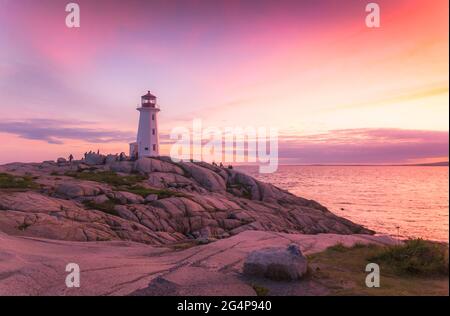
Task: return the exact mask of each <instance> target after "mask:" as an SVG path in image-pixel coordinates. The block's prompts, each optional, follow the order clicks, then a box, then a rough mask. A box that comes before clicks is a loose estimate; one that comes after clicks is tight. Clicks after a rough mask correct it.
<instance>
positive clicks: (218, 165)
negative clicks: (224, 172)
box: [212, 161, 233, 169]
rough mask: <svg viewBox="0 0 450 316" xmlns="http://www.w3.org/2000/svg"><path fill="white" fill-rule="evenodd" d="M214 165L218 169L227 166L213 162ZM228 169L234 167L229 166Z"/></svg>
mask: <svg viewBox="0 0 450 316" xmlns="http://www.w3.org/2000/svg"><path fill="white" fill-rule="evenodd" d="M212 165H213V166H216V167H220V168H225V166H224V165H223V163H219V164H217V163H216V162H215V161H213V162H212ZM227 168H228V169H233V166H232V165H228V167H227Z"/></svg>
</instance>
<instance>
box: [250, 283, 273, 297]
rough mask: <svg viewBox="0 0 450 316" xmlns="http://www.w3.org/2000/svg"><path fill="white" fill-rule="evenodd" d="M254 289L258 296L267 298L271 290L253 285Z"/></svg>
mask: <svg viewBox="0 0 450 316" xmlns="http://www.w3.org/2000/svg"><path fill="white" fill-rule="evenodd" d="M252 288H253V289H254V290H255V292H256V295H257V296H267V295H268V294H269V289H268V288H266V287H264V286H260V285H256V284H253V285H252Z"/></svg>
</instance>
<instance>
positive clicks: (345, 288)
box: [308, 241, 449, 295]
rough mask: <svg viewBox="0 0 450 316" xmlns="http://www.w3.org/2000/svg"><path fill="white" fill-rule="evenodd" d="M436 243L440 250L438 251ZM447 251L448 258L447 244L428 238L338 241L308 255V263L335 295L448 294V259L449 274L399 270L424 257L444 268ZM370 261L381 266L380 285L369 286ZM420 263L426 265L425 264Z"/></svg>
mask: <svg viewBox="0 0 450 316" xmlns="http://www.w3.org/2000/svg"><path fill="white" fill-rule="evenodd" d="M424 243H425V244H426V245H424ZM435 246H437V247H438V248H439V249H440V250H439V251H438V250H436V249H435V248H434V247H435ZM422 247H425V248H426V249H427V250H423V248H422ZM429 247H431V248H432V250H430V249H429ZM419 249H420V250H419ZM445 252H446V253H447V255H446V256H447V257H446V258H448V246H447V245H441V244H436V243H432V242H425V241H420V242H417V241H412V242H406V244H405V245H398V246H385V247H383V246H378V245H373V244H372V245H364V244H356V245H354V246H352V247H345V246H344V245H342V244H337V245H335V246H332V247H329V248H328V249H326V250H325V251H323V252H320V253H316V254H312V255H310V256H308V264H309V267H310V268H311V269H310V271H311V275H310V277H311V279H312V280H313V281H315V282H318V283H320V284H321V285H323V286H325V287H326V288H328V290H329V291H330V293H329V294H331V295H448V293H449V287H448V259H447V263H446V269H447V274H446V275H444V274H435V273H431V272H430V271H432V270H429V269H428V268H427V269H426V273H421V274H418V273H416V270H414V273H411V270H408V271H407V272H406V271H405V270H403V269H399V267H403V264H404V262H409V265H408V266H410V263H411V262H417V261H419V262H423V259H424V256H431V257H428V261H431V262H438V263H439V265H438V266H440V267H441V268H442V265H441V263H442V254H443V253H445ZM405 253H407V254H408V256H405ZM400 254H401V256H400ZM394 258H395V259H394ZM400 258H401V259H400ZM370 262H373V263H376V264H378V265H379V266H380V287H379V288H368V287H367V286H366V284H365V279H366V276H367V272H365V267H366V265H367V264H368V263H370ZM419 266H420V267H422V268H423V265H419ZM433 266H435V264H433ZM414 267H416V265H414ZM441 268H439V269H438V271H441V270H440V269H441ZM433 270H434V269H433Z"/></svg>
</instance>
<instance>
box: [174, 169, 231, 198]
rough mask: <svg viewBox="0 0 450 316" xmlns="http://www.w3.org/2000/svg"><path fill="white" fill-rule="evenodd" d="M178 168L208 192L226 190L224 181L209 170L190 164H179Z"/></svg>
mask: <svg viewBox="0 0 450 316" xmlns="http://www.w3.org/2000/svg"><path fill="white" fill-rule="evenodd" d="M180 166H181V167H182V168H183V169H184V171H185V173H187V175H188V176H191V177H192V178H193V179H194V180H195V181H197V182H198V183H199V184H200V185H202V186H203V187H205V188H206V189H208V190H209V191H213V192H223V191H225V190H226V184H225V180H224V179H223V178H222V177H221V176H220V175H218V174H217V173H216V172H214V171H212V170H211V169H207V168H204V167H201V166H199V165H197V164H195V163H192V162H181V163H180Z"/></svg>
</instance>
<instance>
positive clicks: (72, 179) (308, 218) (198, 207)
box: [0, 154, 373, 245]
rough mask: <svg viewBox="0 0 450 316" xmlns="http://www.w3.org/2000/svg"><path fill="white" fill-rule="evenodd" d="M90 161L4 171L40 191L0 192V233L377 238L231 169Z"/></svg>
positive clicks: (166, 238)
mask: <svg viewBox="0 0 450 316" xmlns="http://www.w3.org/2000/svg"><path fill="white" fill-rule="evenodd" d="M88 155H89V156H87V157H90V158H93V157H94V158H95V159H94V158H93V159H92V160H91V159H90V158H89V159H86V160H85V161H72V163H71V164H69V163H65V164H62V165H58V164H57V163H54V162H44V163H40V164H37V163H33V164H20V163H15V164H8V165H4V166H0V172H6V173H9V174H11V175H18V176H19V175H21V176H24V175H28V176H32V177H33V181H34V182H36V188H35V189H29V190H8V189H5V190H0V230H3V231H7V232H8V233H9V234H13V235H25V236H37V237H45V238H54V239H62V240H76V241H95V240H131V241H136V242H143V243H147V244H155V245H160V244H168V243H172V242H174V241H181V240H185V241H189V240H192V241H194V240H195V241H197V242H199V243H206V242H210V241H211V240H216V239H222V238H227V237H230V236H233V235H236V234H239V233H242V232H245V231H249V230H258V231H273V232H280V233H303V234H318V233H336V234H371V233H373V232H372V231H370V230H368V229H366V228H364V227H362V226H360V225H357V224H355V223H353V222H351V221H349V220H346V219H344V218H342V217H338V216H336V215H334V214H333V213H331V212H330V211H328V210H327V209H326V208H325V207H324V206H322V205H320V204H319V203H317V202H315V201H311V200H307V199H303V198H301V197H297V196H295V195H293V194H291V193H289V192H287V191H284V190H281V189H279V188H277V187H275V186H273V185H271V184H267V183H263V182H261V181H258V180H256V179H254V178H252V177H250V176H248V175H246V174H244V173H242V172H239V171H237V170H234V169H226V168H220V167H217V166H213V165H210V164H207V163H196V162H181V163H174V162H171V161H170V159H168V158H167V157H161V158H159V159H158V158H142V159H139V160H138V161H135V162H133V161H120V160H118V161H117V160H114V161H109V162H108V163H104V160H105V159H103V158H104V156H103V158H102V159H100V158H99V159H98V161H97V160H96V159H97V158H98V157H97V156H95V155H97V154H88ZM91 156H92V157H91ZM87 160H89V161H87ZM100 160H101V163H100V164H92V163H98V162H100ZM88 163H89V165H88ZM83 179H89V180H83ZM121 179H123V180H121Z"/></svg>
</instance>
